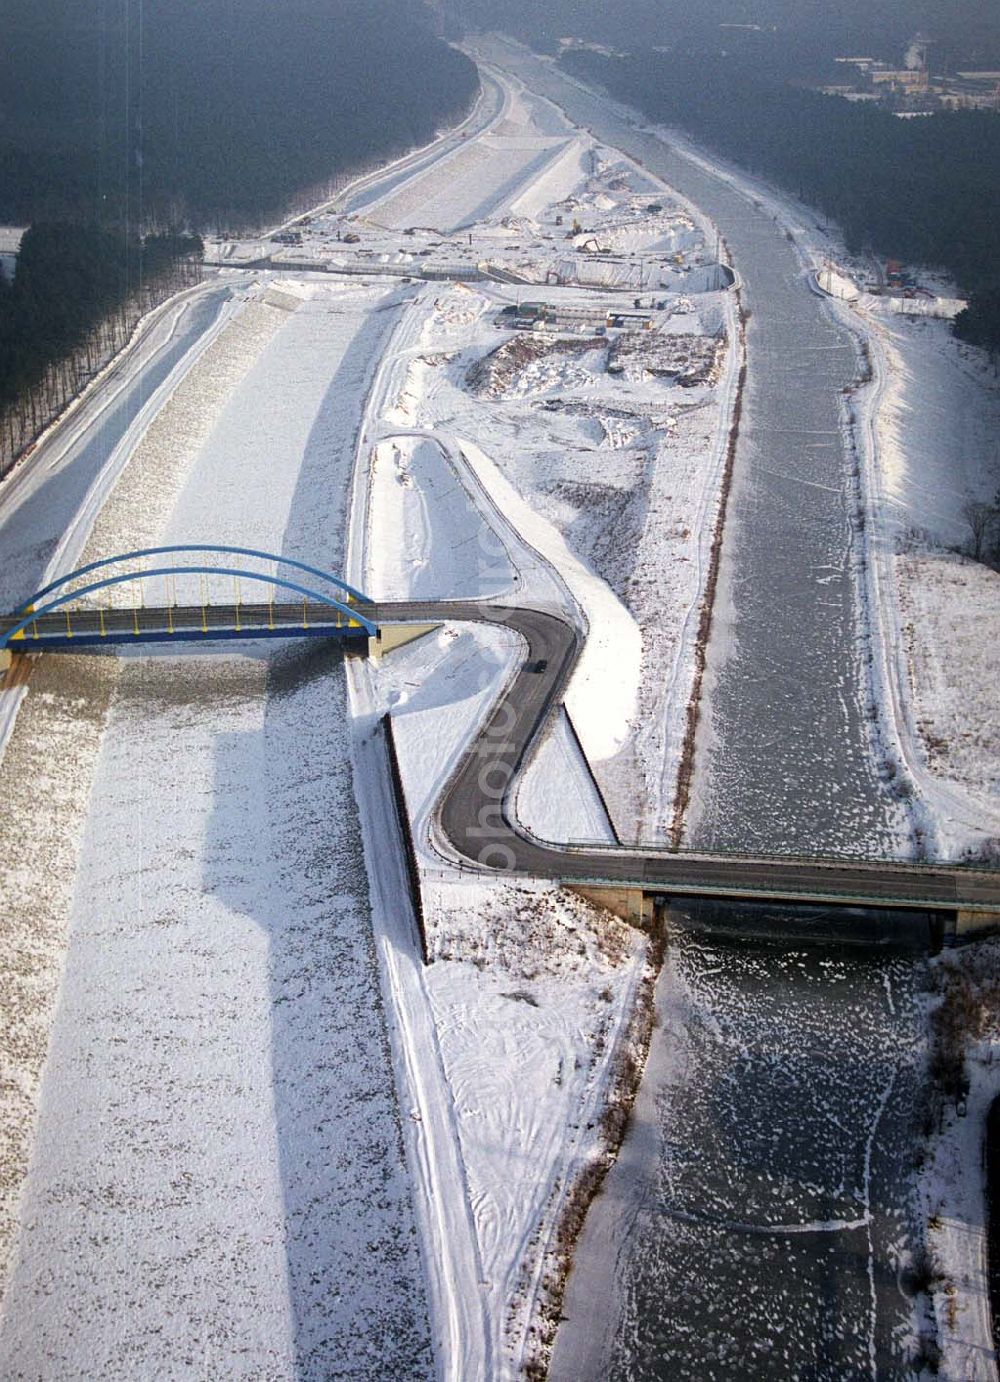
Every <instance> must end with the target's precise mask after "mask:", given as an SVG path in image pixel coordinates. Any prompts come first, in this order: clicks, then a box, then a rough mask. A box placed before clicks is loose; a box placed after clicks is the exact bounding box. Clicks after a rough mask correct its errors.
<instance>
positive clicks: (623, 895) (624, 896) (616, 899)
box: [569, 884, 654, 931]
mask: <svg viewBox="0 0 1000 1382" xmlns="http://www.w3.org/2000/svg"><path fill="white" fill-rule="evenodd" d="M569 891H570V892H571V893H576V895H577V897H582V898H583V900H584V901H585V902H593V903H594V905H595V906H597V907H603V908H604V909H605V910H606V911H608V912H611V913H613V914H614V915H615V916H616V917H620V918H621V920H622V921H627V922H628V923H629V925H630V926H638V927H640V928H641V929H642V930H643V931H649V930H651V929H652V926H653V917H654V907H653V898H652V896H647V895H646V893H645V892H643V890H642V888H625V887H621V888H615V887H610V886H608V887H600V886H595V887H585V886H580V887H577V886H576V885H575V884H574V885H572V886H571V887H570V889H569Z"/></svg>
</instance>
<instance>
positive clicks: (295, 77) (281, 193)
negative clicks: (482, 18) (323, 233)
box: [0, 0, 478, 230]
mask: <svg viewBox="0 0 1000 1382" xmlns="http://www.w3.org/2000/svg"><path fill="white" fill-rule="evenodd" d="M425 15H426V10H425V8H424V6H423V5H422V4H421V3H420V2H419V0H365V3H364V4H358V3H354V2H353V0H282V3H281V4H274V3H273V0H239V3H238V4H237V3H235V0H197V2H195V0H8V5H7V7H6V8H5V13H4V34H3V39H4V41H3V44H2V45H0V220H6V221H8V222H14V223H17V224H25V223H27V222H29V221H32V220H37V219H40V218H46V219H55V218H63V217H72V218H74V219H78V220H79V219H82V220H91V221H94V222H96V223H100V224H103V225H110V224H114V225H119V226H122V227H125V226H128V227H134V228H137V229H140V230H142V229H146V228H149V227H162V226H164V225H192V226H195V227H198V228H200V229H205V228H212V229H216V228H218V229H222V230H240V229H248V228H257V227H259V226H261V225H263V224H265V223H267V222H268V221H269V220H273V219H277V218H278V217H279V216H280V213H281V212H282V211H283V210H284V208H285V207H286V205H287V204H288V202H289V200H290V199H291V198H292V197H293V196H294V195H295V194H296V193H297V192H299V191H301V190H303V189H305V188H308V187H310V186H312V185H314V184H321V183H324V182H326V181H327V180H329V179H331V178H334V177H335V176H336V175H337V174H338V173H339V172H342V171H344V170H345V169H350V168H354V167H357V166H358V165H362V164H365V163H367V162H369V161H371V160H374V159H384V158H388V157H389V156H391V155H392V154H394V153H395V152H397V151H401V150H403V149H405V148H408V147H410V146H412V145H413V144H415V143H421V142H425V141H426V140H427V139H429V138H431V137H432V136H433V134H434V132H435V130H436V129H437V128H439V127H440V126H441V125H442V124H445V123H448V122H450V121H452V120H453V119H454V118H455V117H456V116H458V115H460V114H461V113H463V112H464V111H466V110H467V109H468V107H469V106H470V105H471V103H472V100H473V99H474V96H475V93H476V91H477V89H478V77H477V74H476V69H475V67H474V65H473V64H472V63H471V62H470V61H469V60H468V59H467V58H466V57H465V56H464V55H462V54H461V53H458V52H456V51H455V50H454V49H452V48H450V47H448V46H447V45H446V44H444V43H442V42H441V41H440V40H438V39H437V38H435V37H434V35H433V34H432V33H431V32H430V31H429V29H428V28H427V26H426V23H425Z"/></svg>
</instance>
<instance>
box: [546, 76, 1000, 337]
mask: <svg viewBox="0 0 1000 1382" xmlns="http://www.w3.org/2000/svg"><path fill="white" fill-rule="evenodd" d="M564 62H565V64H566V66H567V67H568V68H569V69H570V70H572V71H574V72H576V73H578V74H579V75H581V76H583V77H586V78H588V79H590V80H593V81H597V82H599V83H601V84H602V85H603V86H605V87H607V89H608V90H609V91H610V92H612V94H613V95H615V96H616V97H618V98H619V99H621V100H623V101H626V102H628V103H630V104H631V105H634V106H636V107H637V108H639V109H640V110H642V111H644V112H645V113H646V114H648V115H649V116H650V117H651V118H652V119H654V120H658V121H662V122H663V123H665V124H674V125H678V126H680V127H682V128H684V129H686V130H689V131H690V132H691V133H692V134H693V135H695V137H696V138H698V139H701V140H703V141H704V142H705V143H706V144H708V145H710V146H711V147H713V148H715V149H716V150H718V151H719V152H720V153H721V154H723V155H724V156H725V157H727V158H730V159H732V160H734V161H735V162H737V163H739V164H741V165H742V166H743V167H745V168H747V169H749V170H750V171H751V172H754V173H759V174H761V175H763V176H764V177H767V178H770V179H772V180H773V181H774V182H776V183H778V184H779V185H781V186H782V187H785V188H787V189H788V190H790V191H792V192H794V193H795V194H796V195H797V196H799V197H801V198H802V199H803V200H805V201H807V202H809V203H810V204H812V205H813V206H816V207H818V208H819V209H820V210H821V211H822V212H823V213H824V214H825V215H827V216H829V217H831V218H832V219H833V220H835V221H836V222H837V223H838V224H839V225H840V227H841V228H842V229H843V231H844V234H845V236H846V238H847V243H848V247H849V248H850V249H852V250H854V251H864V250H870V251H872V252H874V253H876V254H879V255H882V256H886V257H893V258H898V259H901V260H904V261H905V262H908V263H910V264H925V265H938V266H941V267H943V268H944V269H946V270H947V271H948V272H949V273H950V274H952V275H953V276H954V278H955V280H956V282H957V283H958V284H959V286H960V288H961V289H962V290H963V292H964V293H965V294H968V295H969V296H970V307H969V311H968V312H967V313H963V314H962V316H961V317H960V318H959V319H958V321H957V323H956V329H957V331H958V333H959V334H960V335H962V336H964V337H965V339H967V340H971V341H973V342H974V343H975V344H978V345H983V346H985V347H987V348H988V349H990V350H992V351H997V350H1000V311H998V308H1000V291H998V289H1000V267H998V262H997V256H998V251H1000V232H998V227H1000V118H998V117H997V116H996V115H993V114H991V113H988V112H979V111H960V112H956V113H954V114H941V115H933V116H928V117H926V118H923V119H919V120H900V119H898V118H897V117H896V116H894V115H892V114H891V113H889V112H888V111H884V110H879V109H875V108H872V107H871V106H857V105H852V104H850V103H848V102H846V101H843V100H841V99H839V98H838V97H834V96H822V95H819V94H817V93H816V92H812V91H806V90H802V89H798V88H795V87H791V86H789V85H787V84H785V83H779V82H773V81H770V80H767V79H763V78H760V77H759V76H757V75H756V74H753V73H751V72H748V71H747V70H746V68H745V67H744V66H743V65H742V64H740V63H738V62H735V61H734V60H732V59H728V58H723V57H719V56H716V55H708V54H705V53H700V54H697V55H695V54H691V53H684V52H677V51H674V52H670V53H643V54H638V53H637V54H634V55H632V56H629V57H627V58H607V57H603V56H601V55H600V54H597V53H594V52H590V51H582V52H571V53H567V55H566V56H565V58H564Z"/></svg>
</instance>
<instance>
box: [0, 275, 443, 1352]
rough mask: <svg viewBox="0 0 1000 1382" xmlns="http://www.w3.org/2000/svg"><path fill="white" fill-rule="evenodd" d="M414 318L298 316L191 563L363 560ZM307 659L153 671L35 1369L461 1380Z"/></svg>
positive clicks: (40, 1151)
mask: <svg viewBox="0 0 1000 1382" xmlns="http://www.w3.org/2000/svg"><path fill="white" fill-rule="evenodd" d="M293 305H294V304H293ZM396 307H397V298H396V297H395V296H393V295H392V294H387V293H385V292H384V291H383V290H380V289H370V290H366V289H356V290H353V291H352V292H350V293H338V292H336V291H320V292H318V293H317V294H316V295H315V297H314V298H313V299H312V300H310V301H307V302H305V303H303V304H302V305H301V306H300V307H299V308H298V310H297V311H295V312H290V313H289V314H288V316H287V321H286V322H285V323H284V324H282V325H281V326H280V327H279V329H277V331H276V332H275V333H274V335H273V336H272V338H271V339H270V341H269V343H268V344H267V346H266V348H265V349H264V350H263V353H262V354H261V355H260V358H259V359H258V360H257V362H256V364H255V365H254V366H253V368H252V369H251V370H250V371H249V373H248V374H247V375H246V376H245V378H244V380H243V382H242V383H241V384H240V386H239V387H238V388H237V390H236V392H235V393H234V394H233V396H232V397H231V398H230V400H229V402H228V404H227V405H226V406H225V408H224V410H223V411H222V413H221V415H220V416H219V417H218V419H217V421H216V424H215V426H214V427H213V428H212V430H211V433H210V436H209V438H208V441H207V443H206V444H205V445H204V446H203V448H202V450H201V452H200V454H199V455H198V456H197V458H196V460H195V461H194V464H193V466H192V468H191V469H190V471H189V473H188V475H187V478H186V482H185V483H184V485H183V488H182V490H181V491H180V493H179V494H178V495H177V497H176V500H175V502H174V503H173V506H172V511H171V513H170V518H169V522H168V523H167V524H166V526H165V529H164V531H163V532H162V540H163V541H164V542H171V541H172V542H177V541H181V540H187V541H195V542H197V541H215V542H240V543H243V544H245V545H248V546H260V547H263V548H265V549H269V550H274V551H277V552H282V553H284V554H287V555H293V556H296V557H301V558H303V559H306V560H311V561H314V562H316V563H317V564H319V565H322V566H325V567H328V568H331V569H334V570H336V569H338V565H339V563H340V561H341V559H342V549H343V535H344V523H345V505H346V499H347V488H348V479H349V475H350V469H351V465H352V461H353V448H354V438H355V430H356V427H357V420H358V417H359V415H360V412H361V408H362V403H363V399H364V395H365V392H366V390H367V387H368V384H369V382H370V379H371V376H372V372H373V370H374V368H375V366H376V364H377V361H378V359H379V356H380V353H381V351H382V350H383V349H384V347H385V343H386V338H387V335H388V333H389V331H390V329H391V328H392V326H393V324H394V323H395V321H396V319H397V315H398V313H397V310H396ZM121 538H122V547H126V548H127V547H128V545H129V542H128V538H129V534H128V533H127V532H122V534H121ZM278 646H279V645H272V644H266V645H254V646H251V645H247V646H246V647H245V648H237V647H234V649H233V652H232V653H231V654H230V653H229V652H224V653H215V654H213V655H212V656H203V655H198V656H191V657H179V656H177V657H170V658H154V657H149V658H147V657H141V658H134V659H128V660H126V661H125V662H124V664H123V666H122V670H121V675H120V679H119V682H118V686H117V691H116V693H115V696H114V699H113V701H112V705H111V709H110V714H109V718H108V721H107V725H106V728H105V732H104V736H103V742H102V746H101V750H100V754H99V758H98V762H97V768H96V774H95V779H94V783H93V788H92V793H91V801H90V807H89V811H88V820H87V828H86V831H85V835H84V839H83V847H82V852H81V856H80V861H79V871H78V874H77V880H76V886H75V893H74V897H73V905H72V917H71V933H70V944H69V953H68V956H67V960H66V966H65V978H64V982H63V987H62V991H61V996H60V1004H59V1008H58V1012H57V1016H56V1021H55V1026H54V1030H53V1034H52V1042H51V1048H50V1055H49V1060H48V1065H47V1068H46V1074H45V1079H44V1083H43V1087H42V1100H41V1109H40V1117H39V1124H38V1131H37V1137H36V1141H35V1145H34V1150H33V1156H32V1160H31V1165H30V1170H29V1175H28V1181H27V1186H26V1190H25V1197H24V1201H23V1206H22V1215H21V1233H20V1239H19V1244H18V1248H17V1252H16V1255H15V1259H14V1262H13V1264H12V1269H11V1273H10V1277H9V1282H8V1288H7V1292H6V1295H5V1298H4V1303H3V1315H2V1321H0V1375H3V1376H4V1377H9V1378H15V1377H25V1378H29V1377H30V1378H36V1377H60V1378H72V1377H81V1378H82V1377H102V1378H122V1379H125V1378H128V1379H132V1378H138V1377H177V1376H196V1375H197V1376H206V1377H225V1378H236V1377H255V1378H261V1377H268V1378H291V1377H297V1376H308V1377H329V1376H334V1375H343V1374H344V1370H345V1369H346V1370H347V1371H348V1372H349V1375H350V1376H352V1377H359V1378H360V1377H371V1378H376V1377H377V1378H384V1377H387V1376H391V1377H407V1378H410V1377H414V1378H418V1377H422V1376H427V1375H429V1374H430V1372H431V1371H432V1363H431V1354H430V1344H429V1328H428V1321H427V1311H426V1304H425V1301H424V1296H423V1287H422V1278H421V1272H420V1262H419V1254H418V1248H417V1242H416V1231H415V1226H414V1219H413V1211H412V1206H411V1203H410V1190H409V1182H408V1178H407V1174H406V1166H405V1158H404V1151H403V1144H402V1138H401V1133H400V1114H399V1110H398V1108H397V1105H396V1097H395V1090H394V1081H393V1071H392V1065H391V1059H390V1051H389V1045H388V1040H387V1034H386V1023H385V1014H384V1011H383V1007H382V1001H381V997H380V990H379V979H378V969H377V962H376V956H375V952H374V945H373V937H372V931H371V921H370V914H369V902H368V892H367V881H366V874H365V868H364V860H363V855H362V850H361V841H360V829H359V822H358V819H357V808H356V804H355V797H354V792H353V784H352V777H351V765H350V756H349V742H348V739H349V732H348V728H347V721H346V710H345V686H344V679H343V670H342V667H341V665H340V663H339V660H338V655H337V654H333V653H330V652H327V651H323V650H322V649H319V648H317V647H316V646H314V645H309V644H306V645H301V646H299V647H296V646H289V647H286V648H283V649H281V650H279V651H272V650H273V649H274V648H276V647H278ZM261 648H264V649H266V651H260V649H261ZM74 663H75V665H76V668H77V669H78V668H79V662H78V661H77V660H74ZM69 675H76V676H79V672H78V670H77V671H76V672H73V673H71V672H70V665H69V664H67V676H69Z"/></svg>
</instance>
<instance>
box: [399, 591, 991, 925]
mask: <svg viewBox="0 0 1000 1382" xmlns="http://www.w3.org/2000/svg"><path fill="white" fill-rule="evenodd" d="M375 615H376V620H377V622H379V623H380V624H383V623H394V622H399V621H410V620H412V621H418V620H419V621H421V622H433V621H444V620H453V621H461V622H465V621H471V622H476V623H489V624H503V625H504V626H505V627H508V628H511V629H513V630H514V631H515V632H516V633H517V634H518V635H520V637H521V638H522V639H523V641H524V643H525V655H524V659H523V661H522V663H521V666H520V667H519V668H518V670H517V672H516V673H515V675H514V676H513V678H512V679H511V680H510V682H509V683H508V684H507V686H506V687H505V688H504V690H503V692H502V693H501V695H500V697H499V698H498V700H497V701H496V702H495V703H494V705H493V707H492V709H491V710H490V713H489V715H488V717H487V718H486V720H485V721H484V722H483V724H482V726H481V727H480V728H479V730H478V732H477V733H476V735H475V736H474V738H473V739H472V741H471V743H470V744H469V747H468V748H467V750H466V752H465V754H464V756H463V758H462V759H461V761H460V762H459V764H458V766H457V768H456V769H455V772H454V773H453V774H452V776H451V778H450V779H449V781H448V783H447V785H446V786H445V789H444V791H443V792H442V795H441V798H440V800H439V802H438V805H437V808H436V813H435V820H436V827H437V832H438V834H439V836H440V837H441V839H442V841H443V842H444V843H446V845H447V846H448V848H450V849H451V850H452V851H453V853H454V855H455V857H456V858H457V859H458V860H459V861H460V862H462V863H463V864H464V863H468V864H471V865H473V866H474V867H475V868H477V869H483V870H487V871H492V872H496V873H501V874H502V873H514V874H526V875H529V876H531V877H536V878H551V879H556V880H558V881H559V882H561V883H566V884H579V885H591V886H594V885H600V884H608V885H611V886H616V887H622V886H628V887H635V888H642V889H643V890H644V891H645V892H646V893H657V892H662V893H664V894H671V895H674V896H707V897H729V898H746V899H752V900H757V901H771V902H798V903H803V902H808V903H842V904H845V905H853V906H873V907H894V908H908V909H913V908H917V909H922V910H926V909H931V910H935V911H957V910H959V909H962V910H969V911H976V912H987V913H990V912H994V913H996V914H997V916H998V917H1000V873H997V872H990V871H985V870H978V869H970V868H961V867H956V866H951V865H935V864H903V863H892V862H882V861H868V860H851V859H836V858H815V859H810V858H802V857H799V856H792V855H752V854H724V855H723V854H711V853H702V852H695V851H684V852H674V851H671V850H667V849H663V850H651V849H648V848H645V849H641V850H640V849H630V848H622V847H618V846H613V845H588V846H583V847H581V846H567V845H556V844H552V843H549V842H547V841H544V840H540V839H538V838H536V837H534V836H532V835H530V834H529V833H528V832H527V831H526V830H525V829H524V828H523V827H522V826H520V825H519V824H518V823H517V821H516V819H515V817H514V814H513V807H512V802H513V791H512V788H513V785H514V782H515V779H516V777H517V775H518V773H519V772H520V770H521V768H522V767H523V766H524V764H525V763H526V761H527V759H528V756H529V754H530V753H531V750H532V748H533V745H534V744H535V742H536V740H537V739H538V737H539V735H540V734H541V731H542V730H543V728H544V726H545V723H546V721H547V720H548V718H549V716H550V715H551V714H552V712H553V711H554V710H556V709H557V708H558V706H559V705H560V704H561V702H562V697H563V693H564V692H565V690H566V687H567V685H568V683H569V679H570V677H571V675H572V673H573V669H574V668H575V666H576V663H577V660H578V658H579V656H580V652H581V650H582V645H583V640H582V637H581V635H580V634H579V633H578V631H577V630H576V629H575V628H574V627H573V626H572V625H571V624H569V623H568V622H567V621H566V620H565V619H563V618H561V617H560V616H558V615H556V614H553V613H550V612H547V611H544V610H539V609H524V608H514V607H512V606H508V605H491V604H486V603H483V602H478V601H447V602H439V601H435V602H419V603H416V602H414V603H403V602H397V603H380V604H377V605H376V606H375Z"/></svg>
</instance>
